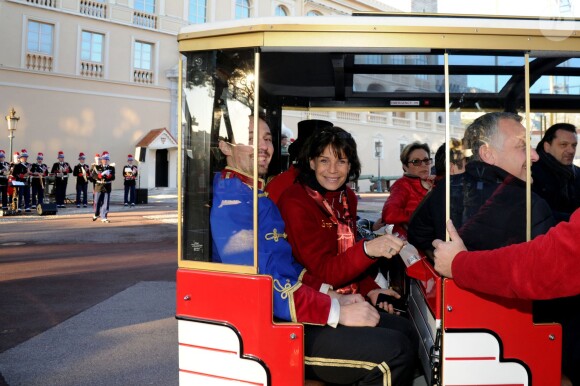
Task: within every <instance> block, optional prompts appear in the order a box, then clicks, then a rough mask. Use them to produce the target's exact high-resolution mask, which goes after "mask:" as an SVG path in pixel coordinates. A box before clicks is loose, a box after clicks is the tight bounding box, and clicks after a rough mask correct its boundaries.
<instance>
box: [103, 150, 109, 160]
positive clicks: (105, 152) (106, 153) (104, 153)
mask: <svg viewBox="0 0 580 386" xmlns="http://www.w3.org/2000/svg"><path fill="white" fill-rule="evenodd" d="M101 159H105V160H107V161H108V160H110V159H111V158H110V156H109V152H108V151H104V152H103V154H101Z"/></svg>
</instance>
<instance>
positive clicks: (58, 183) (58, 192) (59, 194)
mask: <svg viewBox="0 0 580 386" xmlns="http://www.w3.org/2000/svg"><path fill="white" fill-rule="evenodd" d="M67 182H68V179H66V178H58V177H57V178H55V179H54V188H55V192H54V195H55V199H56V205H64V200H65V198H66V184H67Z"/></svg>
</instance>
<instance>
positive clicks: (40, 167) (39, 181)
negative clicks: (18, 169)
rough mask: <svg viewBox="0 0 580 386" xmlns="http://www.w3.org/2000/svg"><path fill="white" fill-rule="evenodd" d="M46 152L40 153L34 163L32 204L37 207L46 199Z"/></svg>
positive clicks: (31, 171)
mask: <svg viewBox="0 0 580 386" xmlns="http://www.w3.org/2000/svg"><path fill="white" fill-rule="evenodd" d="M43 159H44V154H42V153H38V155H37V156H36V163H35V164H32V167H31V168H30V174H31V176H32V178H31V180H30V185H31V187H32V206H33V207H36V205H38V204H42V202H43V201H44V178H45V177H46V176H47V175H48V166H46V164H45V163H42V160H43Z"/></svg>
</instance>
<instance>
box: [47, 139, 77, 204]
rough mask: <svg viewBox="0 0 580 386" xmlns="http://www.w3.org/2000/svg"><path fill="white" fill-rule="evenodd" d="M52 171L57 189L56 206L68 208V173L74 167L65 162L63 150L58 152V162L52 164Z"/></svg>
mask: <svg viewBox="0 0 580 386" xmlns="http://www.w3.org/2000/svg"><path fill="white" fill-rule="evenodd" d="M50 172H51V173H52V174H54V175H55V177H54V187H55V190H56V192H55V195H56V207H57V208H66V206H65V205H64V199H65V197H66V185H67V182H68V174H69V173H71V172H72V169H71V167H70V165H69V163H68V162H64V152H63V151H62V150H61V151H59V152H58V162H55V163H54V164H53V165H52V169H51V171H50Z"/></svg>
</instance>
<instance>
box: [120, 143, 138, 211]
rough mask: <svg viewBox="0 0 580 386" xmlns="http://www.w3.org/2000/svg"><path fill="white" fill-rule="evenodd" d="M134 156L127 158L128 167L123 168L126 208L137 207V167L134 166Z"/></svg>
mask: <svg viewBox="0 0 580 386" xmlns="http://www.w3.org/2000/svg"><path fill="white" fill-rule="evenodd" d="M133 160H134V159H133V156H132V155H131V154H129V155H128V156H127V165H125V166H124V167H123V178H124V179H125V181H124V185H125V200H124V201H123V202H124V203H125V206H127V205H131V206H135V185H136V184H135V180H136V179H137V173H138V170H137V166H136V165H133Z"/></svg>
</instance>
